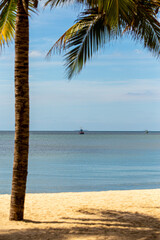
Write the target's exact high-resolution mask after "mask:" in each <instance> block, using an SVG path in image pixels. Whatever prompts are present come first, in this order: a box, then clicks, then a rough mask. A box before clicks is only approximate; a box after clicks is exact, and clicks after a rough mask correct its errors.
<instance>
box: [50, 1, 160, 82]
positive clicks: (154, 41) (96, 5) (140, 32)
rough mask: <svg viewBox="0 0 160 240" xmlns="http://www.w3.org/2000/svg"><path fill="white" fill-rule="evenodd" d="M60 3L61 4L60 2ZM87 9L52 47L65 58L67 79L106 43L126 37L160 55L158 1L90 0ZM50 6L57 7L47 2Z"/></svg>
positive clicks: (159, 5) (51, 2) (78, 70)
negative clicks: (63, 51)
mask: <svg viewBox="0 0 160 240" xmlns="http://www.w3.org/2000/svg"><path fill="white" fill-rule="evenodd" d="M57 1H58V0H57ZM86 2H87V4H88V8H87V9H86V10H85V11H83V12H82V13H81V14H80V16H79V18H78V19H77V20H76V23H75V24H74V25H73V26H72V27H71V28H69V29H68V30H67V31H66V32H65V33H64V34H63V35H62V36H61V37H60V38H59V39H58V41H57V42H56V43H55V44H54V45H53V47H52V48H51V49H50V51H49V52H48V56H49V55H51V54H52V53H53V51H55V50H57V49H58V51H59V50H60V52H61V50H62V49H63V50H67V53H66V54H65V60H66V67H67V71H68V78H72V76H73V75H75V74H77V73H79V72H80V71H81V70H82V68H83V66H84V65H85V63H86V62H87V60H89V59H91V58H92V55H93V53H94V52H96V51H98V50H99V48H100V47H103V46H104V44H105V43H107V42H109V41H111V40H113V39H117V38H119V37H121V36H122V35H124V34H128V35H131V36H132V38H133V39H134V40H139V41H140V42H141V43H143V46H144V47H147V48H148V49H149V50H150V51H151V52H153V54H154V55H156V56H159V54H160V23H159V21H158V11H159V7H160V1H159V0H136V1H132V0H88V1H86ZM48 3H50V4H51V6H52V5H53V4H54V3H55V1H53V0H48V2H47V4H48Z"/></svg>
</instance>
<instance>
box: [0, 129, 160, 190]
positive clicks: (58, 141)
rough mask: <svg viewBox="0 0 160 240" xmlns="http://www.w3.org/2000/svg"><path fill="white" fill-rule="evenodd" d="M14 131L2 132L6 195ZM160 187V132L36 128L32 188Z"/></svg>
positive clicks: (0, 171) (0, 179) (0, 160)
mask: <svg viewBox="0 0 160 240" xmlns="http://www.w3.org/2000/svg"><path fill="white" fill-rule="evenodd" d="M13 149H14V133H13V132H0V194H4V193H10V191H11V180H12V165H13ZM159 187H160V132H149V134H145V133H144V132H86V133H85V134H84V135H79V134H78V132H31V134H30V153H29V174H28V182H27V192H30V193H43V192H46V193H47V192H48V193H50V192H81V191H107V190H122V189H123V190H127V189H152V188H159Z"/></svg>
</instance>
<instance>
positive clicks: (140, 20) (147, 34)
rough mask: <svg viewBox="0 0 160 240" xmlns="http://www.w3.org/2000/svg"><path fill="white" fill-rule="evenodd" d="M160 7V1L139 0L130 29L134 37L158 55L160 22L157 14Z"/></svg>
mask: <svg viewBox="0 0 160 240" xmlns="http://www.w3.org/2000/svg"><path fill="white" fill-rule="evenodd" d="M159 7H160V1H147V0H143V2H138V5H137V14H135V15H134V16H133V21H132V24H131V26H130V30H129V32H130V33H131V34H132V37H133V39H135V40H140V41H141V42H143V46H144V47H145V48H146V47H147V48H148V49H149V50H150V51H151V52H153V53H154V54H155V55H157V56H158V55H159V54H160V23H159V21H158V20H157V14H156V11H157V9H158V8H159Z"/></svg>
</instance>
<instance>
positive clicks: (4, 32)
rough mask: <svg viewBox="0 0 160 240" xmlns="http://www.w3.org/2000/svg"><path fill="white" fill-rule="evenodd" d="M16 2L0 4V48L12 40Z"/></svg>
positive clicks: (9, 0)
mask: <svg viewBox="0 0 160 240" xmlns="http://www.w3.org/2000/svg"><path fill="white" fill-rule="evenodd" d="M16 6H17V0H7V1H6V0H2V1H1V2H0V46H1V47H2V46H3V45H4V44H5V43H7V44H9V42H10V41H12V39H13V38H14V31H15V19H16Z"/></svg>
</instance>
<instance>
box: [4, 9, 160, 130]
mask: <svg viewBox="0 0 160 240" xmlns="http://www.w3.org/2000/svg"><path fill="white" fill-rule="evenodd" d="M78 13H79V7H73V6H72V7H67V8H66V7H65V8H58V9H54V10H52V11H50V10H49V8H48V9H46V10H44V11H42V10H40V12H39V15H32V17H31V19H30V104H31V106H30V129H31V130H77V129H79V128H80V127H82V128H84V129H88V130H109V131H111V130H115V131H116V130H133V131H134V130H142V131H143V130H145V129H148V130H160V60H157V59H156V58H155V57H153V56H152V54H151V53H150V52H148V51H147V50H146V49H145V50H144V49H143V47H142V45H141V44H140V43H138V42H133V41H132V40H131V39H129V38H127V37H123V39H120V40H118V41H114V42H112V43H110V44H106V47H105V49H101V50H100V52H99V53H98V54H96V55H94V57H93V59H92V61H90V62H88V63H87V65H86V67H85V68H84V69H83V71H82V72H81V73H80V74H79V75H78V76H77V77H75V78H73V79H72V80H71V81H68V80H67V78H66V77H65V71H64V70H65V69H64V66H63V64H64V62H63V57H62V56H58V55H56V56H53V57H52V58H51V59H49V60H46V59H45V55H46V53H47V51H48V50H49V48H50V47H51V46H52V44H53V43H54V42H55V41H56V40H57V39H58V38H59V37H60V36H61V34H63V33H64V31H65V30H67V28H69V27H70V26H71V25H72V24H73V22H74V20H75V19H76V16H77V15H78ZM0 119H1V120H0V130H14V43H13V44H11V46H10V47H9V48H8V47H6V48H5V49H4V50H3V51H2V53H1V55H0Z"/></svg>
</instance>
